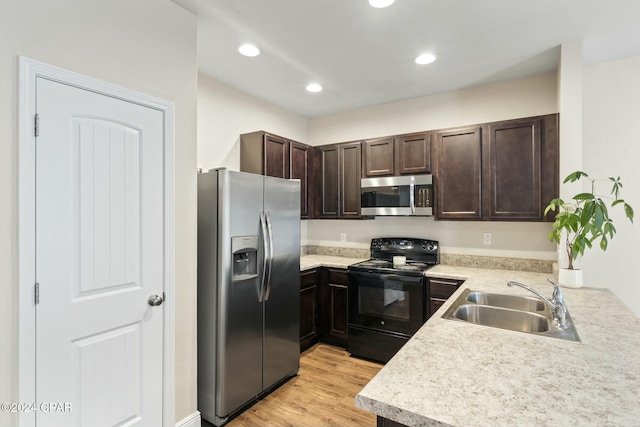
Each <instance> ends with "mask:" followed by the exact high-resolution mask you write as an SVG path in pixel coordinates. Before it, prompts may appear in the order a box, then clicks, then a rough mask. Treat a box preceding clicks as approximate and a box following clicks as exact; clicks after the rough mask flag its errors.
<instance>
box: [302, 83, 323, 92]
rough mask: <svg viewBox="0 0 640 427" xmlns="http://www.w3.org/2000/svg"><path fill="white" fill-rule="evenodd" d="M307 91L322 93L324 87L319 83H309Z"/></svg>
mask: <svg viewBox="0 0 640 427" xmlns="http://www.w3.org/2000/svg"><path fill="white" fill-rule="evenodd" d="M305 89H307V91H309V92H320V91H321V90H322V86H320V85H319V84H318V83H309V84H308V85H307V87H306V88H305Z"/></svg>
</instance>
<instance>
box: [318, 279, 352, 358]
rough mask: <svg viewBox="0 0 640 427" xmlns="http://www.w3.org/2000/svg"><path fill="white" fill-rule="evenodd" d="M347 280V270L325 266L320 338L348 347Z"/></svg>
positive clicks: (321, 286)
mask: <svg viewBox="0 0 640 427" xmlns="http://www.w3.org/2000/svg"><path fill="white" fill-rule="evenodd" d="M347 282H348V276H347V272H346V270H340V269H335V268H323V269H322V271H321V276H320V307H321V308H320V324H321V329H320V340H321V341H322V342H326V343H327V344H331V345H335V346H339V347H344V348H346V347H347V309H348V304H347V302H348V301H347V298H348V292H347Z"/></svg>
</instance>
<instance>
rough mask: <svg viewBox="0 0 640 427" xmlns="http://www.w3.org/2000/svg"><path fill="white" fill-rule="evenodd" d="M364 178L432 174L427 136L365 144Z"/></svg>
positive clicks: (363, 152) (381, 139)
mask: <svg viewBox="0 0 640 427" xmlns="http://www.w3.org/2000/svg"><path fill="white" fill-rule="evenodd" d="M362 165H363V175H364V176H365V177H368V178H373V177H376V176H394V175H395V176H398V175H416V174H426V173H431V139H430V134H429V133H426V132H420V133H414V134H407V135H399V136H393V137H385V138H377V139H370V140H366V141H364V142H363V143H362Z"/></svg>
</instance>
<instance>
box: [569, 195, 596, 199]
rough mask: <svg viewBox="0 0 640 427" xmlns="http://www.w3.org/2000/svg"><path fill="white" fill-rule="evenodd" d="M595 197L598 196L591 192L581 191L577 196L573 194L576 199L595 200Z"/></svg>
mask: <svg viewBox="0 0 640 427" xmlns="http://www.w3.org/2000/svg"><path fill="white" fill-rule="evenodd" d="M595 198H596V196H594V195H593V194H591V193H580V194H576V195H575V196H573V199H574V200H593V199H595Z"/></svg>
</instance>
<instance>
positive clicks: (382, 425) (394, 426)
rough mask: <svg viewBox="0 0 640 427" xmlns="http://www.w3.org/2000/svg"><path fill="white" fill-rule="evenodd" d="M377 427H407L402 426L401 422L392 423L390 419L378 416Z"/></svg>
mask: <svg viewBox="0 0 640 427" xmlns="http://www.w3.org/2000/svg"><path fill="white" fill-rule="evenodd" d="M376 427H406V426H405V425H404V424H400V423H399V422H396V421H392V420H390V419H388V418H383V417H381V416H378V418H377V421H376Z"/></svg>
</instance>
